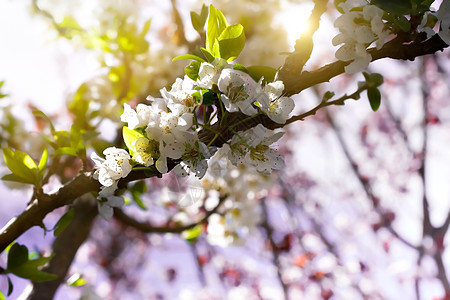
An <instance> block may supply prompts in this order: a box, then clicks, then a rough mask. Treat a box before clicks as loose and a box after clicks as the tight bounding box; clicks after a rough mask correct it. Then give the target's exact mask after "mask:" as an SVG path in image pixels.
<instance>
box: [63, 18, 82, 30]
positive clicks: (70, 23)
mask: <svg viewBox="0 0 450 300" xmlns="http://www.w3.org/2000/svg"><path fill="white" fill-rule="evenodd" d="M58 26H59V27H64V28H70V29H77V30H80V29H81V26H80V24H78V22H77V20H75V19H74V18H73V17H70V16H65V17H64V18H63V20H62V21H61V22H59V23H58Z"/></svg>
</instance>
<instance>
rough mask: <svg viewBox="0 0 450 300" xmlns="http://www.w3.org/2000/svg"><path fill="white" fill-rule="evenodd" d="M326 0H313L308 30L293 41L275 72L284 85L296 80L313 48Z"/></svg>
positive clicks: (325, 8)
mask: <svg viewBox="0 0 450 300" xmlns="http://www.w3.org/2000/svg"><path fill="white" fill-rule="evenodd" d="M327 4H328V0H315V1H314V9H313V11H312V12H311V15H310V16H309V18H308V25H309V28H308V31H307V32H305V33H303V34H302V36H301V37H300V38H299V39H298V40H297V41H296V42H295V48H294V49H295V50H294V52H292V53H291V54H290V55H289V56H288V57H287V58H286V60H285V63H284V65H283V66H282V67H281V69H280V70H279V71H278V73H277V78H276V80H282V81H283V82H284V84H285V85H292V84H294V82H295V81H296V80H297V79H296V77H297V76H298V75H299V74H300V73H301V71H302V69H303V67H304V65H305V64H306V62H307V61H308V60H309V58H310V57H311V53H312V50H313V46H314V45H313V39H312V37H313V35H314V33H315V32H316V31H317V29H318V28H319V23H320V17H321V16H322V14H323V13H324V12H325V11H326V10H327Z"/></svg>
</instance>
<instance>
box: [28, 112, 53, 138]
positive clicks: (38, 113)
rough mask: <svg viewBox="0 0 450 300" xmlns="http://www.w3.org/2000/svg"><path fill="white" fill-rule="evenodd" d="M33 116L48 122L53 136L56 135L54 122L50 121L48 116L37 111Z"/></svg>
mask: <svg viewBox="0 0 450 300" xmlns="http://www.w3.org/2000/svg"><path fill="white" fill-rule="evenodd" d="M33 115H35V116H38V117H40V118H42V119H44V120H45V121H47V122H48V124H49V125H50V131H51V132H52V135H55V127H54V126H53V123H52V120H50V118H49V117H47V115H46V114H45V113H44V112H43V111H41V110H39V109H35V110H33Z"/></svg>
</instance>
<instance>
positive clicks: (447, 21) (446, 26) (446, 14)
mask: <svg viewBox="0 0 450 300" xmlns="http://www.w3.org/2000/svg"><path fill="white" fill-rule="evenodd" d="M437 18H438V20H439V21H441V30H440V31H439V33H438V34H439V37H440V38H441V39H442V40H443V41H444V42H445V43H446V44H447V45H450V2H449V1H448V0H444V1H442V4H441V6H440V7H439V10H438V12H437Z"/></svg>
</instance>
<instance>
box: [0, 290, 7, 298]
mask: <svg viewBox="0 0 450 300" xmlns="http://www.w3.org/2000/svg"><path fill="white" fill-rule="evenodd" d="M0 300H6V297H5V294H3V292H2V291H0Z"/></svg>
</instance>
